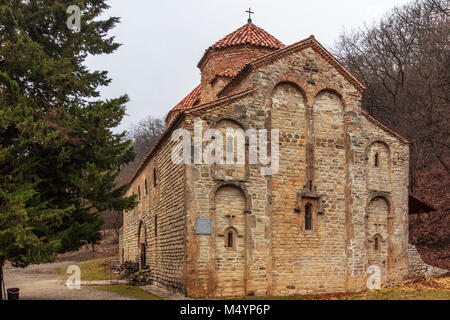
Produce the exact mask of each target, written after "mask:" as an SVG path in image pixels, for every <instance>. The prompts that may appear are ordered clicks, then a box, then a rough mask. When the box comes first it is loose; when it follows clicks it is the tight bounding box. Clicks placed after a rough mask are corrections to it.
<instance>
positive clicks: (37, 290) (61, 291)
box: [4, 261, 130, 300]
mask: <svg viewBox="0 0 450 320" xmlns="http://www.w3.org/2000/svg"><path fill="white" fill-rule="evenodd" d="M67 264H70V262H67V261H66V262H57V263H49V264H41V265H32V266H29V267H27V268H25V269H22V268H13V267H12V266H10V265H6V266H5V267H4V276H5V286H6V288H20V299H21V300H130V298H127V297H123V296H120V295H118V294H115V293H112V292H106V291H100V290H95V289H94V288H90V287H86V286H82V287H81V289H80V290H70V289H69V288H67V287H66V286H65V281H66V280H67V277H68V276H61V275H56V274H53V273H52V270H53V269H55V268H57V267H59V266H63V265H67Z"/></svg>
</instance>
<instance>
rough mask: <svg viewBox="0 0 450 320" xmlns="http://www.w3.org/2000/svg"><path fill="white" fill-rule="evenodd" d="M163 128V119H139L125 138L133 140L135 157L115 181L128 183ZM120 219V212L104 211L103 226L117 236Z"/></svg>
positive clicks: (120, 225)
mask: <svg viewBox="0 0 450 320" xmlns="http://www.w3.org/2000/svg"><path fill="white" fill-rule="evenodd" d="M165 128H166V125H165V121H164V120H163V119H159V118H153V117H151V116H149V117H147V118H145V119H144V120H142V121H140V122H139V123H138V124H137V125H136V126H134V127H133V128H132V129H131V130H130V131H129V132H128V134H127V137H126V138H127V139H130V140H132V141H133V148H134V152H135V153H136V158H135V160H134V161H133V162H131V163H130V164H129V165H128V166H126V167H124V168H122V171H121V173H120V175H119V176H118V177H117V179H116V181H117V183H119V184H125V183H128V181H129V180H130V178H131V177H132V175H133V174H134V172H135V171H136V169H137V167H138V166H139V164H140V163H141V162H142V160H143V159H144V158H145V156H146V155H147V153H148V152H150V150H151V149H152V148H153V146H154V145H155V144H156V143H157V141H158V139H159V138H160V137H161V135H162V134H163V133H164V130H165ZM122 219H123V217H122V212H117V211H108V212H105V213H104V214H103V220H104V221H105V224H104V228H105V229H112V230H113V231H114V232H115V234H116V235H117V237H118V236H119V230H120V228H121V227H122V224H123V220H122Z"/></svg>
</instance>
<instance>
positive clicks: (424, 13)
mask: <svg viewBox="0 0 450 320" xmlns="http://www.w3.org/2000/svg"><path fill="white" fill-rule="evenodd" d="M448 13H449V1H448V0H416V1H414V2H412V3H410V4H408V5H406V6H403V7H397V8H395V9H393V10H392V11H391V12H389V13H388V14H386V15H385V16H384V17H383V18H382V19H381V20H380V21H379V23H377V24H375V25H371V26H365V27H364V28H360V29H357V30H353V31H351V32H346V33H343V34H342V35H341V36H340V37H339V39H338V41H337V43H336V45H335V49H334V50H333V51H334V54H335V55H336V56H337V58H338V59H339V60H340V61H341V62H342V63H343V64H344V65H346V67H347V68H348V69H349V70H350V71H352V72H353V73H354V74H355V75H357V76H358V77H359V78H360V79H361V80H362V81H363V82H365V84H366V86H367V90H366V91H365V92H364V94H363V107H364V108H365V109H366V110H367V111H369V112H370V113H371V114H373V115H374V116H375V117H376V118H378V119H380V120H381V121H383V122H385V123H386V124H388V125H390V126H391V127H393V128H394V129H396V130H397V131H398V132H399V133H400V134H402V135H403V136H405V137H407V138H409V139H410V140H411V141H412V145H411V165H410V188H411V190H410V191H411V192H414V193H416V194H419V195H420V197H421V198H422V199H424V200H427V201H428V202H430V203H431V204H433V206H435V207H436V208H438V209H439V210H438V211H436V212H434V213H433V214H429V215H425V216H423V217H421V218H420V219H415V220H411V221H410V241H411V242H412V243H414V244H416V245H418V249H419V251H420V252H421V254H422V257H428V258H427V259H428V261H427V262H428V263H431V264H435V265H438V266H440V267H442V268H448V267H449V266H450V262H449V261H448V256H450V224H449V221H450V215H449V213H450V199H449V193H448V190H449V189H450V168H449V167H450V164H449V163H450V132H449V131H450V130H449V128H450V112H449V111H450V110H449V109H450V108H449V104H450V100H449V94H450V42H449V39H450V21H449V14H448Z"/></svg>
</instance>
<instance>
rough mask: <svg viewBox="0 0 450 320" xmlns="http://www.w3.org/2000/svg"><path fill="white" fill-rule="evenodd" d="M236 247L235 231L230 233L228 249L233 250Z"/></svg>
mask: <svg viewBox="0 0 450 320" xmlns="http://www.w3.org/2000/svg"><path fill="white" fill-rule="evenodd" d="M233 247H234V232H233V231H231V230H230V231H228V236H227V248H233Z"/></svg>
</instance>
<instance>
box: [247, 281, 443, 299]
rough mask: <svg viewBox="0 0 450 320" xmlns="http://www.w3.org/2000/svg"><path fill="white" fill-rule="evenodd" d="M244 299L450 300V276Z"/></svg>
mask: <svg viewBox="0 0 450 320" xmlns="http://www.w3.org/2000/svg"><path fill="white" fill-rule="evenodd" d="M244 300H450V277H443V278H429V279H424V280H419V281H415V282H412V283H407V284H402V285H396V286H392V287H386V288H381V289H380V290H371V291H366V292H362V293H330V294H321V295H302V296H288V297H245V298H244Z"/></svg>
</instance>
